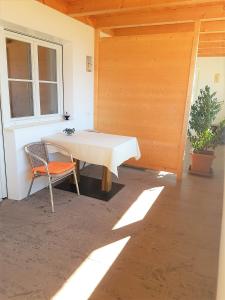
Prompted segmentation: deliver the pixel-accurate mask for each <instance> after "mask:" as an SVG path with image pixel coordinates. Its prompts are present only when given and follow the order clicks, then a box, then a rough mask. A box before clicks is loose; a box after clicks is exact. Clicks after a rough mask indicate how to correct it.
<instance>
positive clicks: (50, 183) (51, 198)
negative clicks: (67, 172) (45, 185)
mask: <svg viewBox="0 0 225 300" xmlns="http://www.w3.org/2000/svg"><path fill="white" fill-rule="evenodd" d="M48 182H49V191H50V200H51V206H52V212H53V213H54V212H55V209H54V202H53V193H52V182H51V177H50V176H48Z"/></svg>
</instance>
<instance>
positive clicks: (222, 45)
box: [198, 40, 225, 49]
mask: <svg viewBox="0 0 225 300" xmlns="http://www.w3.org/2000/svg"><path fill="white" fill-rule="evenodd" d="M198 48H199V49H215V48H225V40H224V41H222V42H205V43H201V42H200V43H199V46H198Z"/></svg>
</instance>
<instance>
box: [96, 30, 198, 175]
mask: <svg viewBox="0 0 225 300" xmlns="http://www.w3.org/2000/svg"><path fill="white" fill-rule="evenodd" d="M193 38H194V34H193V33H192V32H189V33H185V34H184V33H171V34H154V35H145V36H130V37H112V38H102V39H100V44H99V70H98V71H99V77H98V86H99V88H98V99H97V101H96V104H95V118H96V120H95V124H96V127H97V129H98V130H102V131H105V132H111V133H116V134H122V135H131V136H137V137H138V140H139V143H140V148H141V153H142V158H141V160H139V161H137V162H136V161H132V162H131V163H132V164H133V165H134V164H135V165H137V166H141V167H147V168H152V169H158V170H168V171H173V172H175V173H176V172H177V170H178V168H179V165H180V163H181V162H180V156H179V153H180V147H181V143H182V130H183V121H184V113H185V106H186V99H187V91H188V83H189V74H190V64H191V57H192V47H193Z"/></svg>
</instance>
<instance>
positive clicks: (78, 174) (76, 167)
mask: <svg viewBox="0 0 225 300" xmlns="http://www.w3.org/2000/svg"><path fill="white" fill-rule="evenodd" d="M73 160H74V161H75V162H76V166H75V171H76V174H77V181H78V182H80V161H79V159H76V158H74V159H73Z"/></svg>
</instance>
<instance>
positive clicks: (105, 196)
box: [55, 175, 124, 201]
mask: <svg viewBox="0 0 225 300" xmlns="http://www.w3.org/2000/svg"><path fill="white" fill-rule="evenodd" d="M72 182H73V181H72V178H70V177H67V178H66V179H65V180H64V181H62V182H61V183H59V184H57V185H55V188H57V189H60V190H63V191H67V192H72V193H76V192H77V190H76V186H75V184H73V183H72ZM101 183H102V181H101V180H100V179H97V178H92V177H88V176H83V175H81V176H80V182H79V188H80V194H81V195H84V196H88V197H91V198H95V199H98V200H103V201H109V200H110V199H111V198H112V197H113V196H115V195H116V194H117V193H118V192H119V191H120V190H121V189H122V188H123V187H124V185H123V184H120V183H116V182H112V189H111V191H109V192H103V191H102V190H101Z"/></svg>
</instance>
